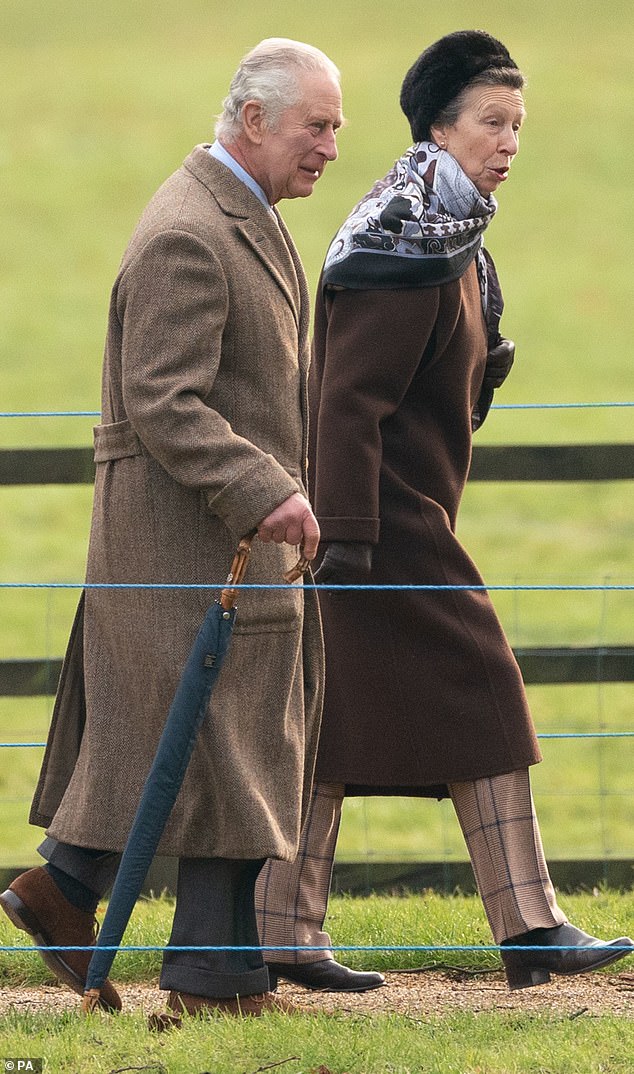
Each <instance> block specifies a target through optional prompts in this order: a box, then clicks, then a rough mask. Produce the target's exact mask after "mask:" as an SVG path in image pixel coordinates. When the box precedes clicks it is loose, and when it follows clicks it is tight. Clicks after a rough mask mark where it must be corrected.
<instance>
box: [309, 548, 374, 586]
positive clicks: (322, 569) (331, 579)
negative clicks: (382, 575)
mask: <svg viewBox="0 0 634 1074" xmlns="http://www.w3.org/2000/svg"><path fill="white" fill-rule="evenodd" d="M371 570H372V545H371V544H365V543H364V542H363V541H333V542H332V544H329V545H328V548H327V549H326V553H325V555H324V558H323V560H322V561H321V564H320V566H319V569H318V570H317V571H316V572H315V581H316V582H317V583H318V584H319V585H363V584H364V583H365V582H367V580H368V578H369V577H370V571H371Z"/></svg>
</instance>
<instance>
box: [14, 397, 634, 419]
mask: <svg viewBox="0 0 634 1074" xmlns="http://www.w3.org/2000/svg"><path fill="white" fill-rule="evenodd" d="M631 406H634V402H607V401H606V402H596V403H592V402H591V403H494V404H493V405H492V406H491V410H580V409H581V410H590V409H596V408H600V407H631ZM99 417H101V411H100V410H3V411H0V418H99Z"/></svg>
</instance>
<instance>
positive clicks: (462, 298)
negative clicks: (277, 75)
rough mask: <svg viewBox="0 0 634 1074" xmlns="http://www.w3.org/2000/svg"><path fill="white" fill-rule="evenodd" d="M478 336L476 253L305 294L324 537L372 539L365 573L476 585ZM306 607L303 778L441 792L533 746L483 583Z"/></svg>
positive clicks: (513, 667)
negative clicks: (471, 530) (319, 682)
mask: <svg viewBox="0 0 634 1074" xmlns="http://www.w3.org/2000/svg"><path fill="white" fill-rule="evenodd" d="M486 351H487V344H486V331H485V325H484V319H483V316H482V306H481V301H480V294H479V288H478V281H477V274H476V269H475V264H472V265H471V266H470V268H469V269H468V270H467V272H466V273H465V274H464V276H463V277H462V278H461V279H460V280H458V281H456V282H454V283H449V284H446V285H444V286H442V287H435V288H433V287H432V288H424V289H420V290H402V291H380V290H375V291H339V292H335V293H334V294H333V293H332V292H330V293H329V294H328V295H327V296H326V299H325V300H324V298H323V296H322V295H321V294H320V295H319V297H318V300H317V310H316V319H315V344H314V355H313V364H312V366H311V377H310V388H311V430H312V434H313V438H314V444H313V445H312V447H311V463H314V466H315V475H316V476H315V481H314V498H315V507H316V512H317V516H318V519H319V522H320V525H321V530H322V540H323V541H324V542H327V541H365V542H371V543H373V544H374V546H375V547H374V551H373V567H372V576H371V578H370V579H369V581H370V582H371V583H373V584H377V585H387V584H391V585H409V584H412V583H419V584H426V585H481V584H482V579H481V577H480V575H479V574H478V572H477V570H476V568H475V566H474V564H473V563H472V561H471V560H470V558H469V557H468V555H467V553H466V552H465V551H464V549H463V548H462V547H461V545H460V543H459V542H458V540H457V538H456V536H455V525H456V516H457V512H458V506H459V503H460V498H461V495H462V492H463V488H464V484H465V481H466V478H467V473H468V470H469V464H470V458H471V411H472V409H473V406H474V404H475V403H476V401H477V399H478V396H479V393H480V388H481V384H482V377H483V373H484V366H485V361H486ZM321 608H322V616H323V623H324V636H325V641H326V697H325V703H324V714H323V719H322V732H321V739H320V746H319V755H318V761H317V778H318V779H320V780H325V781H333V782H343V783H345V784H346V787H347V793H348V794H355V793H357V794H358V793H368V794H372V793H375V794H379V793H403V794H407V793H411V794H416V793H424V794H436V793H439V794H441V793H445V791H446V783H447V782H451V781H461V780H471V779H477V778H480V777H483V776H489V775H495V774H499V773H503V772H508V771H511V770H514V769H517V768H525V767H526V766H527V765H530V764H533V763H534V762H536V761H538V760H539V759H540V755H539V750H538V747H537V742H536V739H535V734H534V731H533V727H532V722H531V718H530V715H529V712H528V707H527V703H526V697H525V692H524V687H523V683H522V680H521V677H520V672H519V668H518V666H517V663H516V661H515V658H514V656H513V654H512V652H511V649H510V648H509V645H508V643H507V641H506V639H505V637H504V635H503V632H502V629H501V626H500V624H499V622H498V619H497V616H496V614H495V612H494V609H493V605H492V604H491V601H490V599H489V597H488V596H487V595H486V594H485V593H483V592H477V591H470V590H455V591H449V592H438V591H435V592H415V591H409V592H407V591H400V592H387V591H386V592H372V591H368V592H358V593H353V592H348V593H346V594H344V593H339V594H337V595H334V594H333V595H323V596H322V598H321Z"/></svg>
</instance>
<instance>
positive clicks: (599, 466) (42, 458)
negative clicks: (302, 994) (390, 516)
mask: <svg viewBox="0 0 634 1074" xmlns="http://www.w3.org/2000/svg"><path fill="white" fill-rule="evenodd" d="M632 479H634V443H632V444H629V443H626V444H575V445H557V446H553V445H544V446H535V445H508V446H497V445H496V446H476V447H475V448H474V453H473V461H472V466H471V472H470V475H469V480H470V481H488V482H500V481H506V482H510V481H517V482H535V481H537V482H553V481H570V482H577V481H631V480H632ZM93 480H94V463H93V457H92V449H90V448H13V449H4V450H0V486H2V485H5V486H7V485H14V486H15V485H50V484H53V485H68V484H92V482H93ZM514 651H515V655H516V657H517V660H518V662H519V665H520V667H521V669H522V674H523V676H524V681H525V682H526V683H527V684H570V683H596V682H602V683H611V682H632V681H634V644H633V645H632V646H614V645H611V646H576V647H575V646H566V647H562V646H560V647H556V646H544V647H521V648H516V649H515V650H514ZM60 668H61V657H60V658H54V659H32V660H26V659H25V660H20V659H18V660H1V659H0V696H12V697H27V696H39V695H50V694H53V693H54V692H55V688H56V685H57V681H58V678H59V673H60ZM550 866H551V873H552V876H553V879H554V881H555V883H556V884H557V886H558V887H559V888H560V889H562V890H566V889H568V890H574V889H575V888H577V887H579V886H584V887H588V886H590V887H592V886H593V885H596V884H599V883H601V882H603V883H608V884H610V885H613V886H615V887H630V886H632V884H634V862H632V861H631V860H629V859H625V860H621V859H619V860H614V859H612V860H609V861H601V860H598V861H592V862H591V861H580V862H575V861H565V862H551V863H550ZM19 871H20V869H19V868H17V867H16V869H15V870H8V871H7V870H4V871H3V876H2V880H3V882H4V881H8V879H10V878H12V876H13V875H15V874H16V873H17V872H19ZM174 877H175V864H174V863H173V862H170V861H169V860H166V859H163V860H161V859H157V860H156V861H155V863H154V865H153V867H152V869H151V871H150V874H149V876H148V880H147V881H146V886H145V890H146V891H147V890H160V889H162V888H167V889H168V890H170V889H171V890H173V883H174ZM333 886H334V889H335V890H347V891H351V892H363V891H368V890H370V889H372V890H381V889H387V890H397V889H398V888H401V887H405V888H410V889H411V888H419V889H420V888H426V887H435V888H440V889H442V890H446V891H451V890H454V889H455V887H456V886H460V887H461V888H462V889H463V890H473V876H472V873H471V869H470V866H469V865H468V863H466V862H427V863H422V864H421V865H412V864H407V865H402V864H401V865H399V864H398V863H391V864H390V863H380V862H373V863H366V864H360V865H354V864H348V863H345V862H344V863H337V864H336V866H335V875H334V880H333Z"/></svg>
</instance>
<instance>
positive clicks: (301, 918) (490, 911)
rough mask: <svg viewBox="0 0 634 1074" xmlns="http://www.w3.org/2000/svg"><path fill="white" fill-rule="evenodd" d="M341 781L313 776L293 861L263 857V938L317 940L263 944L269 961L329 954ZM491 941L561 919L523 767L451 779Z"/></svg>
mask: <svg viewBox="0 0 634 1074" xmlns="http://www.w3.org/2000/svg"><path fill="white" fill-rule="evenodd" d="M344 790H345V788H344V785H343V784H341V783H317V784H315V787H314V788H313V797H312V801H311V806H310V809H309V812H308V816H307V818H306V823H305V825H304V829H303V831H302V837H301V841H300V846H299V852H298V854H297V858H296V859H295V861H294V862H293V863H292V864H288V863H287V862H281V861H268V862H267V863H266V865H265V866H264V869H263V870H262V872H261V873H260V876H259V878H258V882H257V885H256V892H255V901H256V910H257V915H258V929H259V933H260V941H261V943H262V944H263V945H264V946H275V945H277V944H279V945H281V946H284V947H313V948H314V947H323V948H324V950H322V951H314V950H312V951H310V950H307V951H268V952H266V951H265V953H264V955H265V958H266V959H267V961H269V962H286V963H294V962H316V961H320V960H322V959H327V958H332V957H333V953H332V950H331V949H330V945H331V940H330V936H329V935H328V933H327V932H324V931H323V924H324V919H325V916H326V910H327V907H328V895H329V892H330V881H331V877H332V867H333V862H334V857H335V847H336V843H337V834H338V831H339V823H340V820H341V807H342V804H343V799H344ZM449 793H450V795H451V798H452V801H453V804H454V808H455V810H456V815H457V817H458V821H459V823H460V826H461V828H462V832H463V835H464V837H465V841H466V844H467V849H468V851H469V857H470V858H471V864H472V866H473V871H474V873H475V877H476V882H477V885H478V891H479V892H480V896H481V898H482V902H483V905H484V909H485V912H486V915H487V918H488V921H489V925H490V926H491V931H492V933H493V938H494V940H495V943H501V942H502V940H508V939H510V938H511V937H513V936H518V935H520V934H521V933H523V932H528V931H529V930H530V929H534V928H549V927H551V926H554V925H559V924H561V923H562V922H564V921H565V920H566V918H565V916H564V914H563V913H562V911H561V910H560V909H559V907H558V905H557V899H556V896H555V892H554V889H553V886H552V883H551V880H550V877H549V875H548V866H547V865H546V861H545V858H544V852H543V849H542V843H541V836H540V833H539V825H538V822H537V817H536V816H535V809H534V806H533V800H532V796H531V790H530V782H529V775H528V770H527V769H521V770H519V771H517V772H509V773H507V774H505V775H502V776H493V777H490V778H486V779H478V780H472V781H469V782H468V783H452V784H450V786H449Z"/></svg>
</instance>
